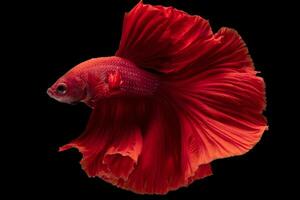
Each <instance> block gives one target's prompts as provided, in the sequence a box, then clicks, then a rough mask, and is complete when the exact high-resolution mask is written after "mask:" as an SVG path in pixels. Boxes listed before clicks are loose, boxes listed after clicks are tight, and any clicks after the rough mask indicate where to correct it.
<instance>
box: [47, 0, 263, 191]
mask: <svg viewBox="0 0 300 200" xmlns="http://www.w3.org/2000/svg"><path fill="white" fill-rule="evenodd" d="M257 74H258V72H257V71H255V67H254V64H253V62H252V59H251V57H250V55H249V52H248V49H247V47H246V45H245V43H244V41H243V40H242V38H241V37H240V35H239V34H238V33H237V32H236V31H235V30H233V29H230V28H225V27H223V28H221V29H219V30H218V31H217V32H216V33H213V31H212V30H211V27H210V25H209V23H208V21H207V20H205V19H204V18H202V17H200V16H191V15H189V14H187V13H186V12H184V11H181V10H177V9H175V8H173V7H163V6H159V5H157V6H152V5H149V4H143V3H142V2H139V3H138V4H137V5H136V6H135V7H134V8H133V9H132V10H131V11H130V12H128V13H126V14H125V16H124V21H123V29H122V35H121V41H120V44H119V48H118V50H117V51H116V53H115V55H114V56H111V57H99V58H93V59H90V60H87V61H84V62H82V63H80V64H78V65H77V66H75V67H74V68H72V69H71V70H70V71H68V72H67V73H66V74H65V75H63V76H62V77H61V78H59V79H58V80H57V81H56V82H55V83H54V84H53V85H52V86H51V87H50V88H49V89H48V91H47V93H48V94H49V96H50V97H52V98H54V99H56V100H57V101H59V102H63V103H69V104H73V103H77V102H83V103H85V104H86V105H87V106H89V107H90V108H91V109H92V112H91V116H90V118H89V121H88V124H87V127H86V129H85V131H84V132H83V134H82V135H81V136H80V137H78V138H76V139H74V140H72V141H70V142H69V143H68V144H66V145H64V146H62V147H60V149H59V150H60V151H64V150H67V149H70V148H76V149H78V150H79V152H80V153H81V154H82V159H81V162H80V164H81V166H82V169H83V170H84V171H85V172H86V174H87V175H88V176H89V177H99V178H101V179H103V180H104V181H106V182H109V183H111V184H113V185H115V186H117V187H120V188H123V189H126V190H130V191H133V192H135V193H140V194H166V193H167V192H169V191H171V190H176V189H178V188H180V187H184V186H188V185H189V184H191V183H192V182H193V181H195V180H198V179H202V178H204V177H207V176H210V175H212V169H211V162H212V161H213V160H216V159H220V158H227V157H231V156H237V155H242V154H245V153H246V152H248V151H249V150H250V149H252V148H253V147H254V146H255V144H256V143H257V142H258V141H259V140H260V138H261V137H262V134H263V133H264V131H265V130H266V129H267V127H268V126H267V121H266V119H265V117H264V116H263V111H264V109H265V105H266V100H265V84H264V80H263V78H262V77H259V76H257Z"/></svg>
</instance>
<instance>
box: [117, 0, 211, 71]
mask: <svg viewBox="0 0 300 200" xmlns="http://www.w3.org/2000/svg"><path fill="white" fill-rule="evenodd" d="M208 42H210V43H212V42H215V41H214V38H213V33H212V31H211V29H210V26H209V23H208V21H206V20H205V19H203V18H201V17H200V16H190V15H188V14H186V13H185V12H183V11H180V10H177V9H174V8H172V7H168V8H166V7H162V6H151V5H144V4H143V3H142V2H140V3H138V4H137V5H136V6H135V7H134V8H133V9H132V10H131V11H130V12H129V13H128V14H126V15H125V17H124V23H123V32H122V38H121V42H120V46H119V49H118V51H117V52H116V56H120V57H123V58H127V59H128V60H130V61H132V62H134V63H135V64H137V65H138V66H139V67H143V68H152V69H154V70H156V71H159V72H164V73H170V72H175V71H179V70H180V69H183V68H184V67H186V66H187V65H188V64H189V63H191V62H192V61H193V60H195V59H197V58H198V57H197V54H196V52H202V51H205V50H206V44H207V43H208Z"/></svg>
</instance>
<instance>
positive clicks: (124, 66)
mask: <svg viewBox="0 0 300 200" xmlns="http://www.w3.org/2000/svg"><path fill="white" fill-rule="evenodd" d="M158 84H159V81H158V77H156V76H155V75H153V74H151V73H149V72H147V71H145V70H142V69H140V68H138V67H137V66H136V65H135V64H134V63H132V62H130V61H128V60H126V59H124V58H120V57H117V56H112V57H100V58H93V59H90V60H87V61H85V62H83V63H80V64H79V65H77V66H75V67H74V68H72V69H71V70H70V71H69V72H67V73H66V74H65V75H64V76H63V77H62V78H60V79H58V80H57V82H56V83H54V84H53V86H52V87H50V88H49V89H48V94H49V95H50V96H51V97H53V98H54V99H56V100H58V101H61V102H65V103H72V104H73V103H75V102H79V101H81V102H84V103H86V104H87V105H89V106H90V107H92V108H93V107H94V104H95V103H96V102H97V101H100V100H101V99H103V98H109V97H116V96H150V95H152V94H153V93H154V92H155V90H156V88H157V86H158ZM61 86H64V87H66V88H65V89H66V91H65V92H64V93H63V94H61V92H60V87H61Z"/></svg>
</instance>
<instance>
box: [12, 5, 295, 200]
mask: <svg viewBox="0 0 300 200" xmlns="http://www.w3.org/2000/svg"><path fill="white" fill-rule="evenodd" d="M103 2H104V1H103ZM137 2H138V1H136V0H135V1H129V0H119V1H117V0H115V1H105V3H102V2H101V3H100V2H98V4H92V3H87V2H85V3H82V2H80V3H74V2H72V3H70V4H65V5H63V4H61V3H35V4H32V5H28V4H27V5H26V9H25V5H24V9H22V5H20V10H22V15H20V17H19V19H18V20H19V22H20V23H19V24H20V25H19V26H17V25H16V27H15V28H16V31H18V32H22V34H20V35H19V36H20V37H18V40H20V41H21V42H22V43H20V44H21V45H20V50H19V51H22V54H24V60H22V61H23V63H26V65H22V66H19V67H20V68H23V70H24V68H25V69H26V70H24V74H22V73H23V72H20V73H18V75H21V76H23V75H24V76H25V78H26V84H24V85H20V86H21V88H23V87H25V88H26V89H21V91H20V92H19V93H18V95H19V96H23V97H25V98H24V101H22V103H21V104H20V103H17V104H15V106H14V108H16V109H19V107H20V108H21V107H22V108H23V107H26V111H24V112H25V117H23V118H22V122H24V126H22V128H20V127H18V126H14V127H13V130H15V131H17V132H22V133H21V134H20V137H19V139H18V140H19V141H20V142H21V143H23V145H24V144H25V146H26V147H25V148H22V149H19V150H18V152H17V155H16V156H17V161H18V165H17V169H18V172H14V174H16V175H17V176H16V177H15V178H13V180H11V181H12V185H13V186H14V188H16V187H15V186H16V185H17V186H18V187H17V188H19V189H18V191H20V193H22V194H26V195H29V196H30V197H33V196H38V197H41V198H42V197H49V196H51V197H55V198H61V197H69V198H71V197H80V196H82V197H85V198H84V199H92V197H94V198H93V199H107V198H109V197H110V198H112V197H115V196H118V197H120V199H143V198H155V199H176V198H178V199H180V198H188V199H191V198H195V199H196V198H197V199H198V198H199V199H207V198H213V197H221V198H233V199H244V198H246V197H257V198H260V197H262V196H266V197H271V196H277V195H280V194H283V195H285V197H287V196H289V195H291V192H292V191H293V190H294V188H295V184H292V181H291V180H290V179H293V178H295V176H294V175H293V170H292V168H293V167H294V166H295V164H294V162H295V161H293V159H291V157H292V156H291V154H290V152H291V151H292V149H291V150H290V149H289V148H290V147H291V146H292V145H290V142H291V140H292V139H287V138H289V137H290V134H291V133H290V132H291V131H292V130H291V128H293V125H292V124H293V123H292V122H291V121H292V120H293V119H291V118H292V117H289V115H287V114H286V113H285V111H286V110H288V109H290V108H288V106H289V105H287V104H289V103H287V98H288V97H287V96H288V94H289V93H290V90H292V89H290V87H287V86H284V84H288V85H292V83H293V82H294V81H295V80H293V79H292V80H291V78H288V77H285V76H286V75H285V74H284V72H286V71H289V70H291V69H292V66H294V65H292V64H289V59H287V57H286V54H288V55H289V56H290V57H291V54H292V53H290V52H289V51H290V50H289V48H288V47H287V46H285V45H286V43H291V42H290V41H291V40H292V38H293V37H294V36H293V34H287V32H289V30H290V28H289V27H290V25H289V24H290V23H291V21H290V20H289V19H292V18H289V15H288V14H286V13H289V12H290V10H289V9H288V8H287V6H286V5H284V4H283V3H282V2H278V3H276V2H272V3H267V2H264V3H262V2H260V1H209V0H186V1H183V0H182V1H179V0H178V1H175V0H169V1H155V0H152V1H144V2H145V3H147V2H150V3H152V4H153V3H156V4H163V5H172V6H174V7H176V8H178V9H181V10H184V11H186V12H188V13H190V14H196V15H201V16H202V17H204V18H206V19H209V21H210V24H211V26H212V28H213V31H214V32H216V31H217V30H218V29H219V28H221V27H222V26H227V27H231V28H234V29H236V30H237V31H238V32H239V33H240V35H241V36H242V38H243V39H244V40H245V42H246V43H247V45H248V48H249V51H250V54H251V56H252V58H253V60H254V62H255V65H256V68H257V70H258V71H261V76H263V77H264V78H265V81H266V86H267V87H266V90H267V101H268V103H267V109H266V112H265V115H266V116H267V118H268V122H269V126H270V127H269V131H267V132H266V133H265V134H264V136H263V138H262V140H261V141H260V142H259V143H258V144H257V145H256V146H255V148H254V149H253V150H251V151H250V152H249V153H247V154H246V155H243V156H239V157H233V158H228V159H222V160H217V161H214V162H213V163H212V167H213V171H214V175H213V176H211V177H208V178H205V179H203V180H199V181H195V182H194V183H193V184H191V185H190V186H189V187H188V188H181V189H179V190H177V191H172V192H170V193H168V194H167V195H166V196H163V197H159V196H148V195H144V196H141V195H136V194H134V193H132V192H129V191H125V190H122V189H119V188H116V187H114V186H112V185H110V184H109V183H106V182H104V181H102V180H101V179H98V178H88V177H87V176H86V174H85V173H84V171H82V170H81V167H80V165H79V161H80V159H81V156H80V154H79V153H78V152H77V151H76V150H69V151H66V152H61V153H59V152H57V150H58V147H60V146H62V145H64V144H66V143H68V142H69V141H70V140H71V139H74V138H76V137H77V136H79V135H80V133H81V132H82V131H83V129H84V128H85V125H86V122H87V119H88V116H89V113H90V109H89V108H87V107H86V106H85V105H83V104H79V105H76V106H70V105H66V104H60V103H58V102H56V101H54V100H52V99H50V98H49V97H48V96H47V94H46V89H47V88H48V87H49V86H50V85H51V84H52V83H53V82H54V81H55V80H56V79H57V78H59V77H60V76H61V75H62V74H63V73H65V72H66V71H67V70H69V69H70V68H71V67H73V66H74V65H76V64H78V63H79V62H82V61H84V60H87V59H89V58H92V57H101V56H109V55H113V54H114V52H115V51H116V49H117V48H118V44H119V40H120V36H121V28H122V21H123V15H124V12H126V11H129V10H130V9H131V8H132V7H133V6H134V5H135V4H136V3H137ZM28 7H29V8H28ZM27 8H28V9H27ZM289 14H291V13H289ZM292 14H293V13H292ZM295 37H296V36H295ZM287 41H289V42H287ZM25 55H26V56H25ZM25 73H28V75H27V74H26V75H25ZM289 73H290V74H292V72H289ZM23 78H24V77H23ZM22 80H23V79H22ZM289 81H291V82H289ZM28 88H29V89H28ZM28 90H29V92H28ZM291 101H292V100H291ZM289 102H290V101H289ZM289 124H290V125H289ZM18 128H20V129H22V130H20V131H18ZM25 128H26V129H25ZM27 128H28V129H27ZM24 130H26V131H24ZM27 130H28V131H27ZM292 148H293V147H292ZM13 160H16V159H15V157H13ZM23 175H25V177H24V178H23ZM11 179H12V178H11ZM158 184H159V183H158Z"/></svg>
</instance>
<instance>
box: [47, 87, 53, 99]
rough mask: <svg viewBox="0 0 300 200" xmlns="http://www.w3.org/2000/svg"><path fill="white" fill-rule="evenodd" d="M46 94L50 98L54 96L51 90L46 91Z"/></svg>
mask: <svg viewBox="0 0 300 200" xmlns="http://www.w3.org/2000/svg"><path fill="white" fill-rule="evenodd" d="M47 94H48V95H49V96H50V97H53V96H54V93H53V91H52V89H51V88H48V89H47Z"/></svg>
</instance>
